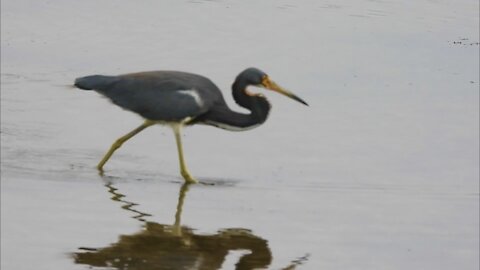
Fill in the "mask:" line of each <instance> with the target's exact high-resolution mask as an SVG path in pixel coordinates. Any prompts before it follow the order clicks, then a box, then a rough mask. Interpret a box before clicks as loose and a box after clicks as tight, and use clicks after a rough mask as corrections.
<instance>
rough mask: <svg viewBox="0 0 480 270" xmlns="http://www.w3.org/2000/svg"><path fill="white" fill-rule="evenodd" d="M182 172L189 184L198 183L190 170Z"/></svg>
mask: <svg viewBox="0 0 480 270" xmlns="http://www.w3.org/2000/svg"><path fill="white" fill-rule="evenodd" d="M180 173H181V174H182V176H183V179H185V182H186V183H189V184H196V183H198V181H197V179H195V178H193V176H192V175H190V173H189V172H187V171H181V172H180Z"/></svg>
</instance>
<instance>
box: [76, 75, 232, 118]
mask: <svg viewBox="0 0 480 270" xmlns="http://www.w3.org/2000/svg"><path fill="white" fill-rule="evenodd" d="M75 86H77V87H78V88H81V89H86V90H92V89H93V90H95V91H96V92H99V93H101V94H102V95H104V96H106V97H108V98H109V99H110V100H111V101H112V102H113V103H114V104H116V105H118V106H120V107H122V108H124V109H126V110H130V111H133V112H136V113H138V114H140V115H141V116H143V117H144V118H147V119H150V120H159V121H181V120H183V119H185V118H187V117H191V118H195V117H197V116H199V115H201V114H203V113H205V112H207V111H208V109H209V108H210V107H211V106H212V105H213V104H215V103H222V102H224V100H223V97H222V95H221V92H220V90H219V89H218V87H217V86H216V85H215V84H213V82H211V81H210V80H209V79H208V78H205V77H203V76H200V75H196V74H191V73H186V72H180V71H150V72H140V73H131V74H125V75H120V76H102V75H93V76H87V77H82V78H78V79H76V80H75Z"/></svg>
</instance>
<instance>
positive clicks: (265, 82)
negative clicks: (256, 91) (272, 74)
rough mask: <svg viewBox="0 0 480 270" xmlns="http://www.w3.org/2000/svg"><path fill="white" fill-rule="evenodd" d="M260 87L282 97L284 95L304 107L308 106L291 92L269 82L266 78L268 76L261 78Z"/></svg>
mask: <svg viewBox="0 0 480 270" xmlns="http://www.w3.org/2000/svg"><path fill="white" fill-rule="evenodd" d="M262 86H263V87H265V88H267V89H270V90H272V91H275V92H277V93H280V94H282V95H285V96H287V97H289V98H291V99H294V100H296V101H298V102H300V103H302V104H304V105H306V106H308V104H307V102H305V101H304V100H303V99H301V98H299V97H297V96H296V95H295V94H293V93H292V92H290V91H288V90H286V89H284V88H282V87H280V86H279V85H278V84H276V83H275V82H274V81H272V80H270V78H268V76H265V77H263V80H262Z"/></svg>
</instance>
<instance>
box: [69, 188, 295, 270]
mask: <svg viewBox="0 0 480 270" xmlns="http://www.w3.org/2000/svg"><path fill="white" fill-rule="evenodd" d="M105 186H106V187H107V188H108V190H109V192H110V193H111V194H112V195H113V197H112V200H114V201H117V202H121V203H122V204H123V206H122V208H124V209H125V210H128V211H130V212H133V213H135V216H134V217H133V218H135V219H137V220H139V221H141V222H143V223H144V228H143V229H142V230H141V231H140V232H137V233H135V234H132V235H122V236H120V239H119V240H118V242H116V243H114V244H111V245H110V246H108V247H104V248H79V249H80V251H79V252H76V253H74V259H75V263H78V264H86V265H90V266H94V267H112V268H115V269H130V270H137V269H138V270H140V269H141V270H161V269H205V270H207V269H219V268H221V267H222V264H223V262H224V261H225V258H226V257H227V255H228V253H229V252H230V251H234V250H245V251H247V252H245V253H246V254H245V253H242V254H245V255H243V256H241V257H240V258H239V260H238V262H237V263H236V269H257V268H261V269H264V268H267V267H268V266H269V265H270V263H271V261H272V254H271V251H270V249H269V247H268V243H267V240H265V239H262V238H261V237H259V236H256V235H254V234H253V233H252V232H251V231H250V230H247V229H238V228H235V229H224V230H220V231H218V232H217V233H216V234H212V235H201V234H196V233H195V232H194V230H192V229H191V228H188V227H186V226H181V216H182V208H183V203H184V200H185V197H186V194H187V193H188V190H189V184H184V185H182V186H181V188H180V191H179V196H178V203H177V209H176V213H175V222H174V224H173V225H170V224H159V223H156V222H150V221H145V220H144V217H148V216H150V215H149V214H147V213H143V212H141V211H138V210H135V209H134V207H135V206H136V205H137V204H135V203H133V202H130V201H127V200H125V195H123V194H121V193H120V192H119V191H118V189H117V188H115V187H114V186H113V184H112V183H108V184H106V185H105ZM297 264H299V263H292V265H290V266H288V267H287V268H286V269H294V267H295V265H297Z"/></svg>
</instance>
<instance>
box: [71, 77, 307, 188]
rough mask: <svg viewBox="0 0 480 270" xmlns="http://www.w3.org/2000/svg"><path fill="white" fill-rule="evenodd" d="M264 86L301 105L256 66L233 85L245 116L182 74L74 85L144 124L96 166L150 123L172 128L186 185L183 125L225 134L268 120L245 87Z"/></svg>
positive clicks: (265, 108) (201, 81) (264, 106)
mask: <svg viewBox="0 0 480 270" xmlns="http://www.w3.org/2000/svg"><path fill="white" fill-rule="evenodd" d="M250 85H252V86H258V87H263V88H266V89H269V90H272V91H275V92H278V93H280V94H283V95H285V96H287V97H290V98H292V99H294V100H296V101H298V102H300V103H303V104H305V105H308V104H307V103H306V102H305V101H303V100H302V99H301V98H299V97H297V96H295V95H294V94H293V93H291V92H289V91H287V90H285V89H283V88H282V87H280V86H278V85H277V84H276V83H275V82H273V81H272V80H270V78H269V77H268V75H267V74H265V73H264V72H263V71H261V70H259V69H257V68H247V69H245V70H244V71H242V72H241V73H240V74H239V75H238V76H237V78H236V79H235V81H234V83H233V85H232V94H233V99H234V100H235V102H236V103H237V104H238V105H240V106H241V107H244V108H246V109H248V110H250V113H249V114H244V113H238V112H234V111H232V110H231V109H230V108H229V107H228V106H227V103H226V102H225V100H224V99H223V96H222V93H221V91H220V89H218V87H217V86H216V85H215V84H214V83H213V82H212V81H210V80H209V79H208V78H206V77H203V76H200V75H196V74H191V73H186V72H180V71H150V72H139V73H131V74H125V75H119V76H103V75H92V76H86V77H81V78H77V79H76V80H75V86H76V87H78V88H80V89H83V90H95V91H96V92H98V93H100V94H102V95H104V96H106V97H108V98H109V99H110V100H111V101H112V102H113V103H114V104H116V105H118V106H120V107H122V108H123V109H126V110H129V111H132V112H136V113H138V114H140V115H141V116H142V117H143V118H144V119H145V121H144V122H143V124H141V125H140V126H139V127H137V128H136V129H134V130H132V131H131V132H129V133H127V134H126V135H124V136H123V137H120V138H119V139H117V140H116V141H115V142H114V143H113V145H112V146H111V147H110V149H109V150H108V152H107V153H106V154H105V156H104V157H103V159H102V160H101V161H100V162H99V163H98V165H97V169H98V170H99V171H100V172H102V171H103V166H104V165H105V163H106V162H107V161H108V159H109V158H110V157H111V156H112V154H113V152H115V150H117V149H118V148H120V146H122V144H123V143H124V142H125V141H127V140H128V139H130V138H132V137H133V136H135V135H136V134H137V133H139V132H140V131H142V130H144V129H145V128H147V127H149V126H151V125H154V124H166V125H169V126H171V127H172V129H173V132H174V133H175V139H176V142H177V150H178V156H179V161H180V173H181V175H182V176H183V178H184V179H185V181H186V182H188V183H196V182H197V180H195V178H193V176H192V175H191V174H190V173H189V172H188V169H187V166H186V164H185V159H184V156H183V149H182V140H181V128H182V127H183V126H185V125H193V124H206V125H211V126H215V127H219V128H223V129H227V130H238V131H239V130H248V129H251V128H254V127H256V126H259V125H260V124H262V123H263V122H265V120H266V119H267V116H268V113H269V111H270V103H268V101H267V99H266V98H265V97H264V96H263V95H262V94H257V93H252V92H250V91H248V90H247V86H250Z"/></svg>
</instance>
